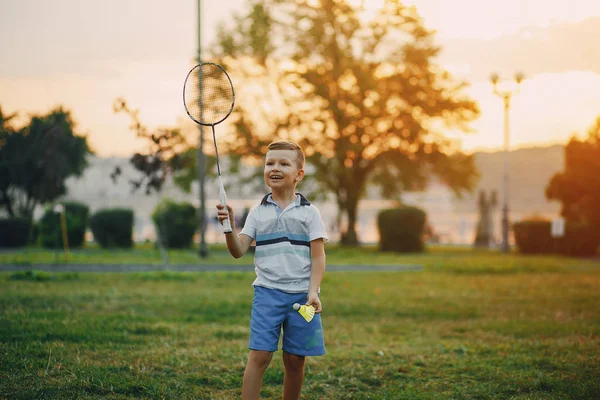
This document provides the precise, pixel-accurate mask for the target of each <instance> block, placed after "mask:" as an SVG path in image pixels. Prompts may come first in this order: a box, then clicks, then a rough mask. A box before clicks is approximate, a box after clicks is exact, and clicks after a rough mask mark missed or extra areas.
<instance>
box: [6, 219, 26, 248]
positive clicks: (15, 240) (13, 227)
mask: <svg viewBox="0 0 600 400" xmlns="http://www.w3.org/2000/svg"><path fill="white" fill-rule="evenodd" d="M30 231H31V220H29V219H27V218H22V217H16V218H0V247H23V246H26V245H27V243H28V241H29V236H30Z"/></svg>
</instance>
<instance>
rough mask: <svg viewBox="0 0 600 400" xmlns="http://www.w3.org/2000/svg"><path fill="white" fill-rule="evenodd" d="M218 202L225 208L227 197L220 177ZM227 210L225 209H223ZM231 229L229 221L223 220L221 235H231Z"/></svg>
mask: <svg viewBox="0 0 600 400" xmlns="http://www.w3.org/2000/svg"><path fill="white" fill-rule="evenodd" d="M219 202H220V203H221V204H222V205H224V206H225V207H227V195H226V194H225V187H224V186H223V180H222V179H221V176H219ZM225 209H226V210H227V208H225ZM231 232H233V229H231V221H230V220H229V218H227V219H225V220H223V233H231Z"/></svg>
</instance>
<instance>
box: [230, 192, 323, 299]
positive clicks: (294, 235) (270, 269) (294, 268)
mask: <svg viewBox="0 0 600 400" xmlns="http://www.w3.org/2000/svg"><path fill="white" fill-rule="evenodd" d="M240 234H242V235H246V236H249V237H251V238H252V239H254V240H255V242H256V252H255V254H254V271H255V272H256V279H255V280H254V283H253V284H252V285H255V286H263V287H267V288H271V289H279V290H282V291H284V292H288V293H303V292H308V286H309V284H310V269H311V265H312V264H311V258H310V242H311V241H313V240H315V239H319V238H323V239H325V240H326V241H327V240H328V237H327V233H326V232H325V225H324V224H323V220H322V219H321V213H320V212H319V209H318V208H317V207H315V206H314V205H312V204H310V202H309V201H308V200H306V198H305V197H304V196H303V195H301V194H300V193H296V201H295V202H294V203H292V204H290V205H288V206H287V207H286V208H285V209H284V210H281V208H280V207H279V206H278V205H277V204H276V203H275V202H274V201H273V198H272V197H271V194H270V193H269V194H268V195H266V196H265V197H263V199H262V200H261V202H260V204H257V205H256V206H254V207H252V208H251V209H250V212H249V213H248V217H247V218H246V223H245V224H244V228H243V229H242V231H241V233H240Z"/></svg>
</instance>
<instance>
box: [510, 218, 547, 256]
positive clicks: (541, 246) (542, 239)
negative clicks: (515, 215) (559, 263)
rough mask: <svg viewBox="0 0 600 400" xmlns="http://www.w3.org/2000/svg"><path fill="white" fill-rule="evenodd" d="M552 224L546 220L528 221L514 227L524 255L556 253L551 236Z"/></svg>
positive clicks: (519, 246)
mask: <svg viewBox="0 0 600 400" xmlns="http://www.w3.org/2000/svg"><path fill="white" fill-rule="evenodd" d="M551 226H552V222H550V221H548V220H545V219H539V218H535V219H526V220H523V221H519V222H516V223H515V224H514V225H513V232H514V236H515V242H516V244H517V247H518V248H519V251H520V252H521V253H523V254H549V253H553V252H555V251H556V247H555V242H554V240H553V238H552V235H551Z"/></svg>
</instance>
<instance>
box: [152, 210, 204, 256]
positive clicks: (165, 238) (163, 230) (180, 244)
mask: <svg viewBox="0 0 600 400" xmlns="http://www.w3.org/2000/svg"><path fill="white" fill-rule="evenodd" d="M152 221H154V226H155V227H156V232H157V234H158V235H160V238H161V240H162V243H163V245H164V246H165V247H167V248H171V249H183V248H190V247H191V246H192V241H193V239H194V233H195V232H196V228H197V226H198V224H197V218H196V209H195V208H194V206H193V205H191V204H190V203H186V202H182V203H177V202H175V201H173V200H168V199H167V200H163V201H162V202H161V203H160V204H159V205H158V206H156V209H155V210H154V212H153V213H152Z"/></svg>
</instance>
